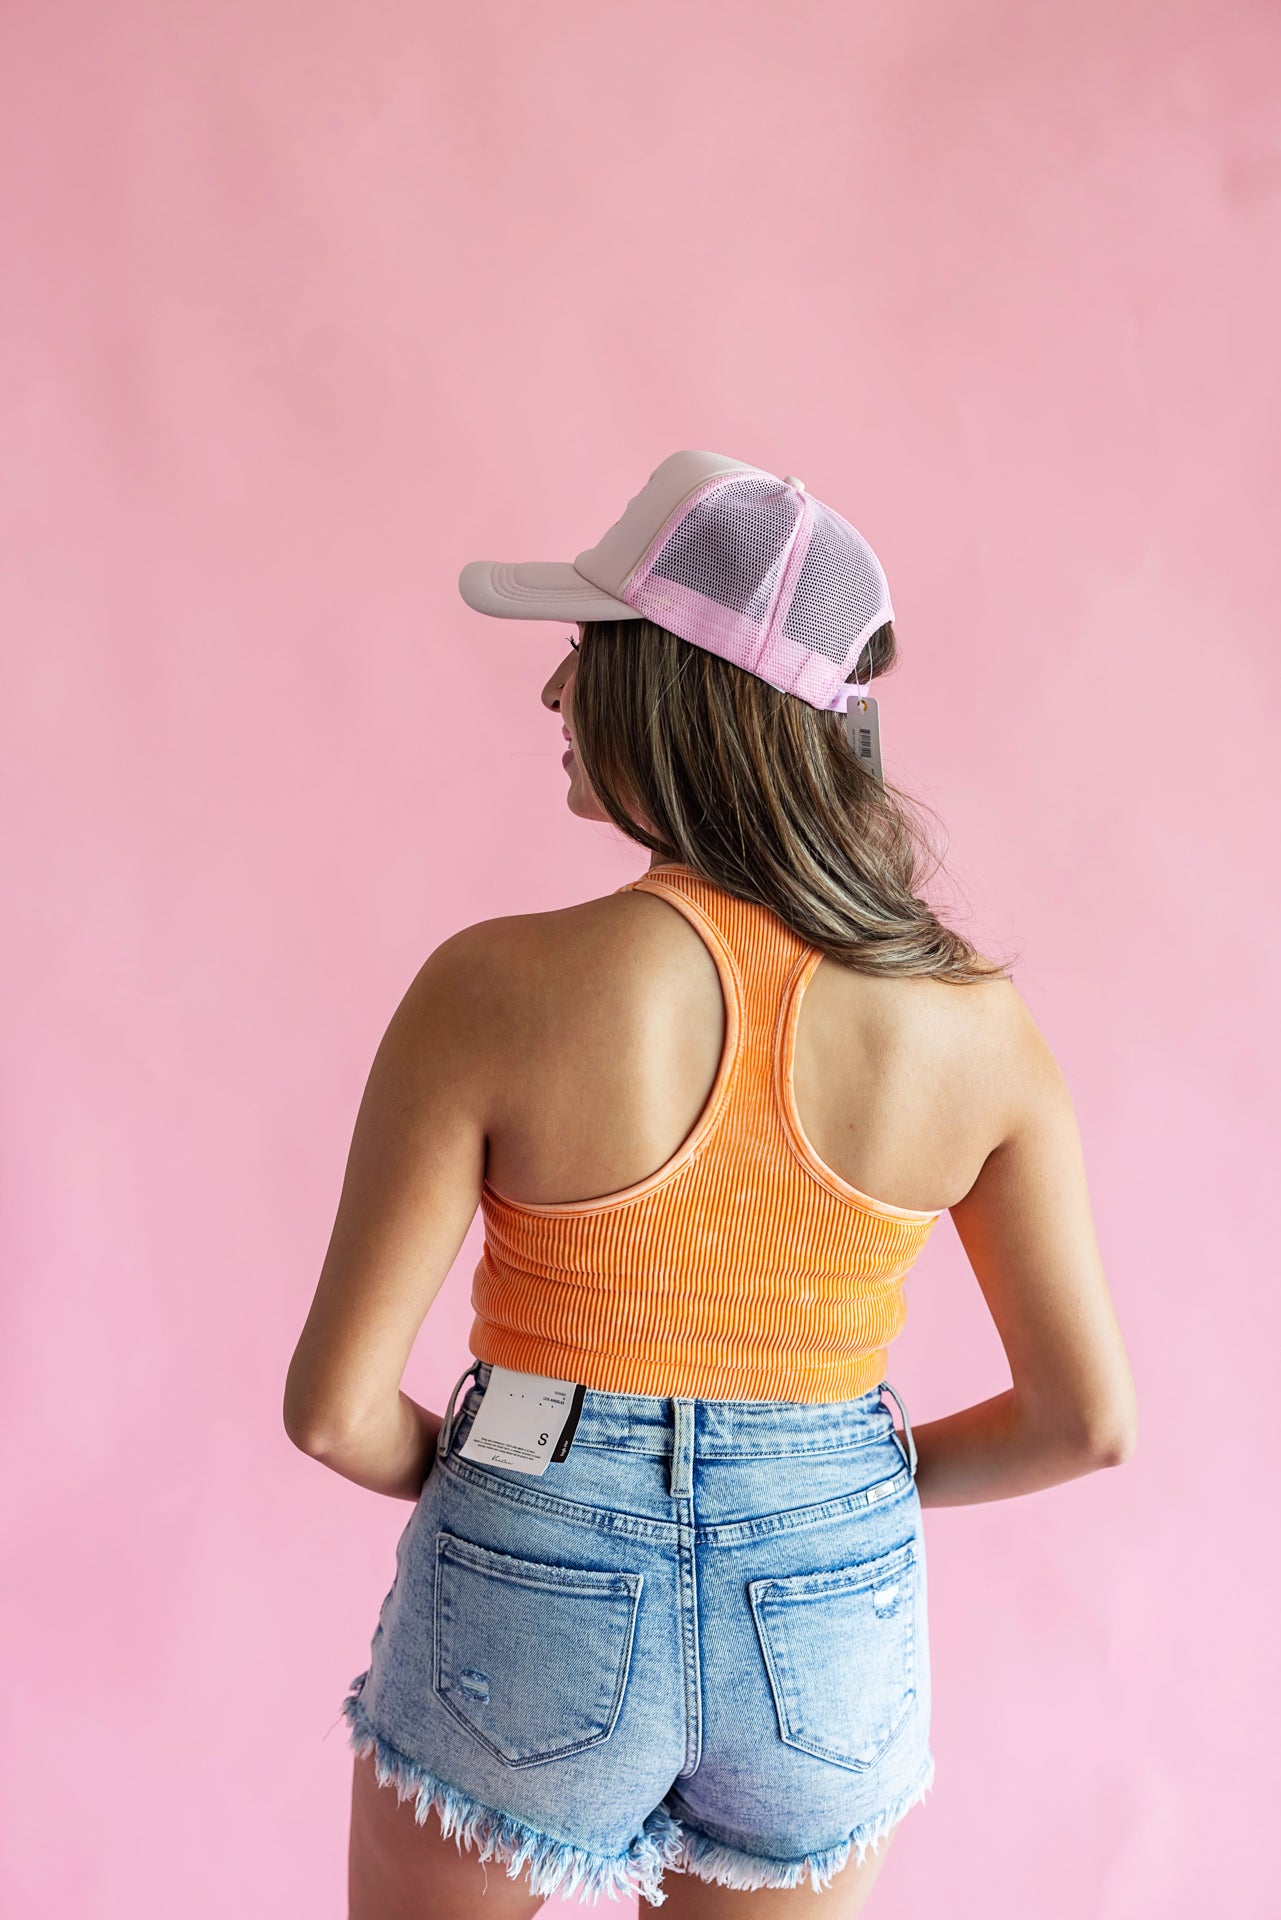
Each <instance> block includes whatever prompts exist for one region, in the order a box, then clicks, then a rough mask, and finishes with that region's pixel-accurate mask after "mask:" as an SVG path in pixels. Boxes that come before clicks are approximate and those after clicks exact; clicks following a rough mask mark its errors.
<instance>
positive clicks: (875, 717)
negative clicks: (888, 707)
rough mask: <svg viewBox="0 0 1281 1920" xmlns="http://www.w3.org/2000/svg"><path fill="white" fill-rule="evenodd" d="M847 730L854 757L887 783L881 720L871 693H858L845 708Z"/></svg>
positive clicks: (882, 783) (881, 780)
mask: <svg viewBox="0 0 1281 1920" xmlns="http://www.w3.org/2000/svg"><path fill="white" fill-rule="evenodd" d="M845 730H846V733H847V734H848V736H849V743H850V746H851V747H852V748H853V749H854V758H855V759H856V760H857V761H858V763H859V765H860V766H861V767H866V768H867V770H868V772H869V773H874V774H875V775H876V777H877V779H878V780H879V781H880V783H881V785H882V786H884V785H885V775H884V774H883V773H882V771H881V720H880V714H879V713H878V711H877V706H876V702H875V700H874V699H873V698H872V696H871V694H870V693H860V694H856V695H855V697H854V698H853V699H852V700H851V701H850V703H849V705H848V706H847V707H846V709H845Z"/></svg>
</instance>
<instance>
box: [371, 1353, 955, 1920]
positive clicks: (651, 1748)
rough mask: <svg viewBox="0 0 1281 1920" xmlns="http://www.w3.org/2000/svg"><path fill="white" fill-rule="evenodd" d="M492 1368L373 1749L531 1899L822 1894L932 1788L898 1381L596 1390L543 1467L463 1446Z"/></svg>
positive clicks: (437, 1468) (419, 1530)
mask: <svg viewBox="0 0 1281 1920" xmlns="http://www.w3.org/2000/svg"><path fill="white" fill-rule="evenodd" d="M472 1374H474V1375H475V1383H474V1384H473V1386H472V1387H471V1388H470V1389H469V1391H468V1392H467V1394H466V1395H465V1396H464V1398H463V1400H462V1401H461V1403H460V1405H459V1408H458V1411H457V1414H455V1410H454V1403H455V1400H456V1399H457V1395H458V1390H459V1388H460V1387H461V1386H462V1384H463V1381H465V1380H466V1379H467V1378H468V1377H469V1376H470V1375H472ZM489 1374H490V1368H489V1366H488V1365H487V1364H485V1363H484V1362H481V1361H475V1360H473V1362H472V1364H471V1365H470V1366H469V1367H468V1368H467V1369H466V1370H465V1371H464V1372H463V1374H462V1375H461V1376H460V1378H459V1380H458V1381H457V1383H456V1384H455V1387H454V1390H453V1392H452V1393H451V1394H450V1397H449V1404H448V1406H447V1407H446V1409H445V1414H444V1423H443V1425H442V1427H441V1431H440V1438H439V1442H438V1447H437V1454H436V1459H435V1462H434V1463H433V1466H432V1469H431V1472H430V1473H429V1474H428V1476H427V1479H426V1482H425V1483H424V1486H423V1490H422V1494H421V1496H420V1498H419V1500H418V1503H417V1505H416V1507H415V1508H414V1511H413V1514H412V1516H411V1517H410V1520H409V1523H408V1525H407V1526H406V1528H405V1530H404V1533H403V1534H402V1535H401V1539H400V1542H399V1545H398V1547H397V1549H396V1576H395V1584H394V1585H393V1587H392V1589H391V1591H390V1593H389V1594H388V1595H387V1598H386V1600H385V1601H384V1603H383V1607H382V1612H381V1615H380V1617H379V1621H378V1627H377V1630H376V1632H375V1634H374V1638H373V1641H372V1644H371V1647H370V1664H369V1668H368V1670H367V1671H366V1672H365V1673H362V1674H360V1675H359V1676H358V1677H357V1679H356V1680H354V1681H353V1682H352V1686H351V1690H350V1693H349V1696H348V1698H347V1699H346V1701H345V1702H344V1704H343V1712H344V1713H345V1715H346V1717H347V1719H348V1721H349V1722H350V1727H351V1744H352V1746H353V1748H354V1749H355V1750H356V1751H357V1752H358V1753H369V1752H373V1754H374V1755H375V1759H376V1764H377V1769H378V1776H379V1778H380V1780H381V1781H382V1782H383V1783H384V1784H385V1785H391V1784H394V1785H395V1787H396V1789H397V1791H398V1793H399V1795H400V1797H401V1798H402V1799H405V1798H407V1797H410V1796H413V1797H414V1799H415V1803H416V1805H415V1811H416V1814H417V1817H418V1819H419V1820H420V1821H425V1820H426V1818H427V1816H428V1811H429V1809H430V1808H431V1807H433V1806H434V1807H436V1809H437V1811H438V1813H439V1816H440V1820H441V1826H442V1829H443V1831H444V1833H445V1834H446V1835H449V1834H450V1833H454V1834H456V1836H457V1841H456V1844H457V1845H458V1847H459V1849H460V1851H461V1848H462V1845H463V1843H464V1842H466V1844H467V1845H468V1846H469V1847H470V1846H472V1845H473V1843H475V1844H476V1845H477V1846H478V1848H479V1850H480V1858H481V1859H482V1860H487V1859H489V1858H490V1857H491V1855H492V1856H494V1857H496V1858H497V1859H498V1860H499V1861H500V1862H501V1863H502V1864H503V1865H504V1866H505V1867H506V1870H507V1873H508V1875H509V1877H510V1878H512V1879H516V1878H517V1877H518V1876H519V1875H520V1873H521V1872H522V1870H523V1869H524V1868H525V1867H526V1866H528V1868H529V1870H530V1878H529V1889H530V1892H531V1893H535V1894H544V1895H549V1894H553V1893H554V1894H558V1895H560V1896H562V1897H564V1896H572V1895H576V1896H577V1898H578V1899H579V1900H580V1901H584V1902H589V1903H595V1901H596V1900H597V1899H598V1898H599V1896H600V1895H601V1894H602V1893H604V1894H607V1895H608V1896H609V1897H610V1898H611V1899H616V1898H619V1897H622V1896H625V1895H627V1894H630V1893H639V1894H640V1895H641V1896H642V1897H643V1898H644V1899H645V1900H647V1901H648V1902H649V1903H650V1904H651V1905H652V1906H661V1905H662V1903H663V1901H664V1899H665V1898H666V1895H665V1894H664V1893H663V1892H662V1890H661V1885H660V1883H661V1880H662V1875H663V1871H664V1869H665V1868H669V1867H670V1868H672V1869H674V1870H677V1871H685V1872H688V1873H692V1874H695V1875H697V1876H698V1877H700V1878H702V1879H704V1880H710V1881H717V1882H720V1883H722V1884H723V1885H726V1886H731V1887H767V1886H768V1887H794V1886H798V1885H799V1884H800V1883H801V1882H802V1881H803V1880H808V1881H809V1883H810V1885H811V1886H812V1887H813V1888H814V1889H815V1890H816V1891H817V1890H819V1889H820V1888H822V1887H824V1886H827V1885H829V1884H830V1882H831V1877H832V1875H833V1874H834V1873H836V1872H837V1871H838V1870H839V1869H840V1868H841V1867H843V1866H844V1865H845V1864H846V1862H847V1860H848V1859H849V1856H850V1854H851V1852H853V1853H854V1855H855V1859H856V1862H860V1863H861V1861H862V1860H863V1858H864V1856H865V1854H866V1852H867V1849H868V1847H869V1846H871V1847H872V1848H874V1849H879V1845H880V1841H881V1839H882V1837H883V1836H884V1835H885V1834H886V1833H887V1832H888V1831H889V1829H890V1827H892V1826H893V1825H894V1824H895V1822H896V1821H897V1820H899V1819H900V1818H901V1817H902V1816H903V1814H905V1813H906V1812H907V1810H908V1808H909V1807H911V1806H913V1805H914V1804H915V1803H916V1802H917V1801H918V1800H921V1799H923V1798H924V1796H925V1795H926V1793H927V1792H928V1790H929V1788H930V1787H931V1786H932V1785H933V1780H934V1762H933V1758H932V1756H931V1753H930V1747H929V1722H930V1661H929V1638H928V1630H927V1622H926V1577H925V1553H924V1539H923V1534H922V1526H921V1505H920V1500H919V1497H918V1495H917V1491H916V1479H915V1473H916V1447H915V1443H914V1441H913V1439H912V1429H911V1425H910V1423H909V1421H908V1418H907V1412H906V1409H905V1408H904V1407H903V1403H902V1401H901V1400H900V1399H899V1396H898V1394H897V1393H896V1392H895V1391H894V1389H893V1387H891V1386H890V1385H889V1383H888V1381H883V1382H882V1383H881V1385H880V1386H879V1387H874V1388H873V1389H872V1390H871V1391H870V1392H868V1393H865V1394H862V1395H861V1396H859V1397H858V1398H857V1399H853V1400H844V1401H837V1402H828V1403H826V1404H822V1405H811V1404H806V1403H803V1402H799V1401H780V1400H683V1399H660V1398H654V1397H650V1396H648V1395H641V1394H621V1393H604V1392H599V1391H597V1390H595V1389H588V1391H587V1393H586V1396H585V1399H584V1402H583V1408H582V1412H581V1415H580V1417H579V1422H578V1427H577V1430H576V1432H575V1435H574V1441H573V1445H572V1447H571V1449H570V1452H569V1455H568V1458H566V1459H565V1460H563V1461H561V1462H559V1463H557V1462H554V1461H553V1462H551V1463H549V1464H548V1466H547V1468H546V1471H545V1472H544V1474H543V1475H542V1476H541V1477H531V1476H530V1475H528V1474H521V1473H517V1472H515V1471H513V1470H511V1469H508V1468H503V1467H495V1466H490V1465H488V1464H479V1463H475V1462H473V1461H470V1460H461V1459H459V1458H458V1455H457V1452H456V1448H457V1446H458V1445H460V1444H461V1443H462V1442H463V1440H464V1439H465V1438H466V1435H467V1433H468V1431H469V1429H470V1426H471V1422H472V1421H473V1419H474V1418H475V1415H476V1411H477V1409H478V1407H479V1406H480V1403H481V1400H482V1398H483V1396H484V1392H485V1387H486V1384H487V1382H488V1379H489ZM885 1392H888V1393H889V1394H891V1395H892V1397H893V1398H894V1400H895V1401H896V1402H897V1404H898V1407H899V1410H900V1412H901V1413H902V1415H903V1434H904V1438H903V1439H901V1438H900V1436H899V1434H898V1433H897V1432H896V1430H895V1424H894V1415H893V1413H892V1412H891V1410H890V1408H889V1406H888V1405H887V1404H886V1402H885V1400H884V1398H883V1393H885ZM904 1440H905V1441H906V1445H905V1444H904Z"/></svg>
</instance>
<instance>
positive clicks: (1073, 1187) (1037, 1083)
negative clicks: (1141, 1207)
mask: <svg viewBox="0 0 1281 1920" xmlns="http://www.w3.org/2000/svg"><path fill="white" fill-rule="evenodd" d="M966 991H969V989H966ZM983 991H987V989H983ZM994 1014H995V1020H994V1036H993V1037H994V1038H995V1039H996V1042H997V1047H998V1054H999V1058H998V1070H997V1074H996V1079H995V1088H996V1096H997V1100H998V1104H999V1110H1000V1139H999V1144H998V1145H997V1146H996V1147H995V1148H994V1149H993V1150H992V1152H991V1153H989V1155H988V1157H987V1159H986V1160H985V1161H984V1163H983V1167H982V1170H981V1172H980V1173H979V1176H978V1179H977V1180H976V1181H975V1183H974V1185H973V1186H972V1187H971V1189H970V1191H969V1192H968V1193H967V1194H966V1196H965V1198H964V1199H963V1200H961V1201H959V1202H958V1203H957V1205H955V1206H954V1207H952V1208H951V1215H952V1219H953V1221H954V1223H955V1225H956V1230H957V1233H958V1234H959V1236H960V1239H961V1244H962V1246H963V1247H964V1248H965V1252H966V1255H967V1256H968V1258H969V1261H970V1264H971V1266H972V1267H973V1269H974V1273H975V1277H976V1278H977V1280H978V1283H979V1286H980V1288H981V1289H982V1292H983V1296H984V1298H985V1300H986V1301H987V1305H988V1308H989V1311H990V1312H991V1315H992V1318H993V1320H994V1321H995V1323H996V1329H997V1332H998V1334H999V1335H1000V1339H1001V1344H1002V1346H1003V1347H1004V1348H1005V1354H1006V1358H1007V1359H1008V1361H1009V1363H1010V1374H1011V1377H1012V1379H1013V1386H1012V1387H1011V1388H1010V1389H1009V1390H1008V1391H1007V1392H1005V1393H999V1394H996V1395H995V1396H994V1397H993V1398H992V1399H990V1400H983V1401H980V1402H979V1403H978V1405H976V1406H972V1407H966V1408H965V1409H964V1410H963V1411H962V1412H960V1413H953V1414H948V1415H947V1416H946V1417H945V1418H943V1419H940V1420H928V1421H925V1422H924V1423H923V1424H922V1425H921V1426H914V1427H913V1429H912V1433H913V1438H914V1439H915V1441H916V1447H917V1461H918V1465H917V1491H918V1493H919V1495H920V1500H921V1505H922V1506H926V1507H951V1506H962V1505H966V1504H968V1503H971V1502H975V1501H982V1500H1007V1499H1010V1498H1011V1497H1012V1496H1014V1495H1016V1494H1021V1493H1035V1492H1038V1491H1039V1490H1040V1489H1042V1488H1044V1487H1053V1486H1057V1485H1058V1484H1059V1483H1060V1482H1062V1481H1064V1480H1074V1479H1076V1478H1078V1477H1079V1476H1080V1475H1082V1474H1086V1473H1092V1472H1094V1470H1095V1469H1096V1468H1098V1467H1109V1466H1116V1465H1118V1464H1119V1463H1120V1462H1121V1461H1123V1460H1128V1459H1129V1457H1130V1455H1131V1453H1132V1452H1133V1450H1134V1445H1135V1439H1136V1434H1137V1427H1138V1412H1137V1406H1136V1401H1135V1392H1134V1381H1133V1378H1132V1376H1131V1373H1130V1366H1129V1362H1128V1360H1127V1358H1126V1353H1125V1347H1124V1344H1123V1342H1122V1339H1121V1332H1120V1328H1119V1327H1118V1325H1117V1320H1116V1314H1115V1311H1114V1309H1113V1306H1112V1300H1111V1296H1110V1294H1109V1292H1108V1285H1107V1281H1106V1279H1105V1277H1104V1273H1103V1265H1102V1261H1101V1259H1100V1256H1099V1249H1098V1244H1097V1242H1096V1240H1095V1235H1094V1222H1093V1217H1092V1214H1091V1209H1090V1198H1089V1192H1088V1189H1087V1186H1086V1177H1085V1165H1084V1160H1083V1156H1082V1152H1081V1138H1080V1133H1079V1131H1078V1128H1077V1122H1076V1116H1075V1113H1074V1111H1073V1107H1072V1101H1071V1097H1070V1095H1069V1093H1068V1090H1067V1086H1066V1084H1065V1083H1064V1080H1063V1076H1062V1074H1061V1073H1060V1071H1059V1069H1058V1066H1057V1065H1056V1063H1055V1061H1054V1058H1053V1056H1052V1055H1051V1053H1050V1050H1049V1047H1048V1046H1047V1045H1046V1043H1045V1040H1044V1039H1043V1037H1042V1035H1041V1033H1040V1032H1039V1030H1038V1028H1037V1026H1036V1024H1035V1022H1034V1021H1033V1019H1032V1016H1031V1014H1030V1013H1029V1012H1028V1009H1027V1008H1026V1006H1025V1005H1024V1003H1023V1001H1022V999H1021V997H1020V996H1019V995H1018V993H1017V992H1016V991H1015V989H1014V988H1013V987H1012V986H1009V985H1008V983H1005V984H1003V987H1002V990H1001V1000H1000V1004H999V1006H996V1007H994Z"/></svg>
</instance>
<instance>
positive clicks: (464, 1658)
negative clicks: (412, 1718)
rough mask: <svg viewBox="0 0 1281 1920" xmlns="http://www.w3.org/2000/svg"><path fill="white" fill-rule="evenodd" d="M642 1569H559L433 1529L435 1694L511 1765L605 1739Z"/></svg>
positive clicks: (620, 1687)
mask: <svg viewBox="0 0 1281 1920" xmlns="http://www.w3.org/2000/svg"><path fill="white" fill-rule="evenodd" d="M644 1579H645V1576H644V1575H643V1574H640V1573H602V1572H601V1571H600V1570H599V1569H597V1568H594V1567H565V1566H552V1565H549V1564H546V1563H544V1562H542V1561H539V1560H521V1559H518V1558H517V1557H516V1556H515V1555H514V1554H510V1553H498V1552H496V1551H495V1550H494V1549H493V1548H491V1547H478V1546H476V1545H475V1544H474V1543H473V1542H472V1541H470V1540H463V1539H460V1538H459V1537H458V1536H457V1535H456V1534H452V1533H447V1532H445V1531H444V1530H443V1529H442V1531H440V1532H439V1533H438V1534H437V1535H436V1612H435V1627H434V1636H435V1669H434V1678H433V1685H434V1687H435V1691H436V1693H437V1695H438V1697H439V1698H440V1699H441V1700H442V1701H443V1703H444V1705H445V1706H446V1707H447V1708H448V1709H449V1711H450V1713H452V1714H453V1715H454V1716H455V1718H456V1719H458V1720H460V1721H461V1722H462V1724H463V1726H464V1727H466V1729H467V1731H468V1732H469V1733H470V1734H472V1735H473V1736H474V1737H475V1738H476V1739H477V1740H479V1742H480V1744H481V1745H482V1746H483V1747H487V1748H488V1749H489V1751H490V1753H492V1754H493V1755H494V1756H495V1757H496V1758H497V1759H499V1760H502V1761H505V1762H506V1764H507V1765H508V1766H511V1767H530V1766H533V1765H535V1764H536V1763H537V1762H538V1761H541V1760H563V1759H564V1758H565V1757H566V1756H567V1755H569V1754H574V1753H582V1752H583V1751H584V1750H585V1749H586V1748H588V1747H594V1746H598V1745H599V1744H600V1742H601V1741H602V1740H608V1738H609V1736H610V1734H611V1733H612V1732H613V1731H614V1725H615V1722H616V1721H617V1719H618V1715H619V1712H620V1710H621V1708H622V1704H623V1694H624V1692H625V1691H626V1687H627V1676H628V1672H629V1669H630V1666H631V1657H632V1642H633V1640H634V1638H635V1633H636V1614H637V1609H638V1607H639V1605H640V1596H641V1588H642V1586H643V1585H644Z"/></svg>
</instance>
